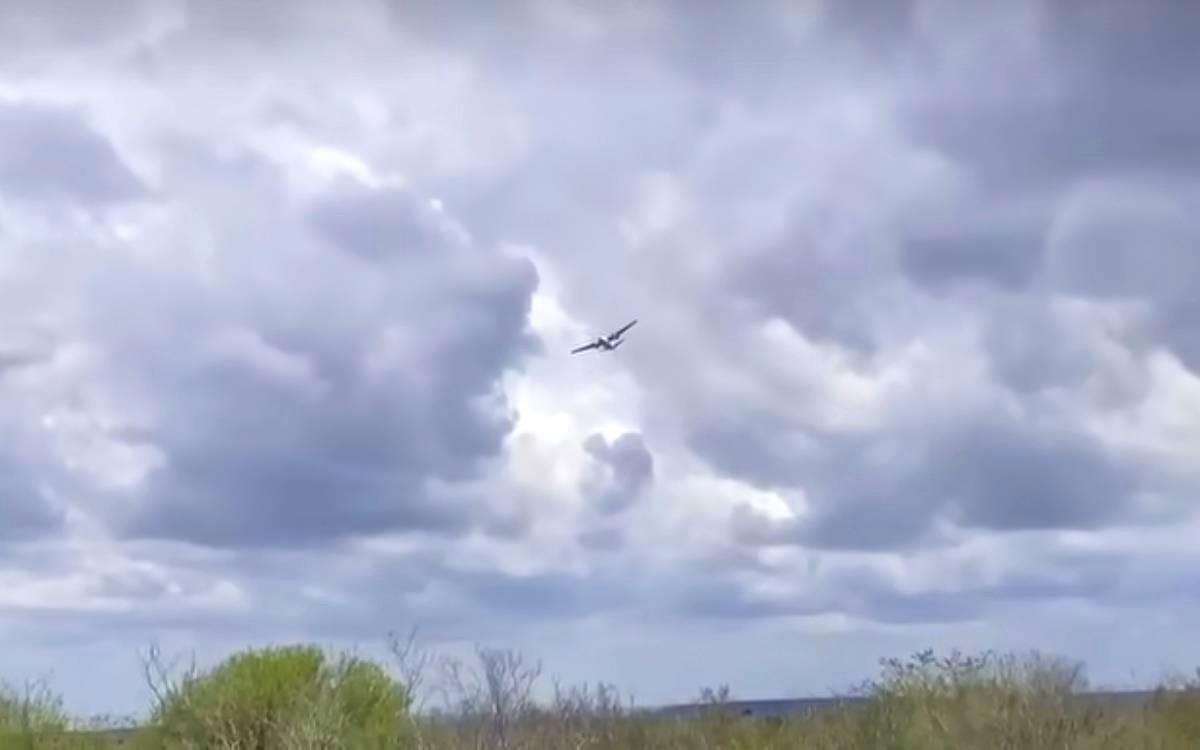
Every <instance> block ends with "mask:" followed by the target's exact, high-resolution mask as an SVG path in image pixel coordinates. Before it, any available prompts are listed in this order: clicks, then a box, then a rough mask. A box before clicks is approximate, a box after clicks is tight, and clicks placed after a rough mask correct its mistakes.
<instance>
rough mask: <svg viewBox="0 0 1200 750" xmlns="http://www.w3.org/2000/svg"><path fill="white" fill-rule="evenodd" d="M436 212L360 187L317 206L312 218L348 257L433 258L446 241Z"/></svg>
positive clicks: (405, 198) (392, 193) (393, 192)
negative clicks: (398, 256)
mask: <svg viewBox="0 0 1200 750" xmlns="http://www.w3.org/2000/svg"><path fill="white" fill-rule="evenodd" d="M433 214H434V210H433V209H432V208H430V207H429V206H423V205H421V203H420V202H419V201H416V200H413V199H412V198H411V197H410V196H408V195H407V194H406V193H403V192H401V191H399V190H396V189H385V190H372V189H370V188H368V187H366V186H357V187H355V188H349V189H347V190H345V191H342V192H339V193H337V194H334V195H332V196H328V197H327V198H325V199H324V200H321V201H319V202H317V203H316V204H315V205H314V206H313V208H312V213H311V220H312V223H313V225H314V226H315V227H316V229H317V230H318V231H319V232H320V233H321V234H322V235H323V236H325V237H326V238H328V239H329V240H330V241H332V242H334V243H335V244H337V245H338V246H339V247H341V248H343V249H344V250H346V251H347V252H350V253H353V254H355V255H358V256H361V257H362V258H364V259H367V260H382V259H385V258H387V257H388V256H390V255H393V254H396V255H428V254H431V253H436V252H437V251H438V250H439V249H440V248H442V247H443V246H444V245H445V243H446V240H447V238H446V237H445V234H444V230H442V229H441V228H440V227H439V226H438V224H437V222H436V220H435V216H434V215H433Z"/></svg>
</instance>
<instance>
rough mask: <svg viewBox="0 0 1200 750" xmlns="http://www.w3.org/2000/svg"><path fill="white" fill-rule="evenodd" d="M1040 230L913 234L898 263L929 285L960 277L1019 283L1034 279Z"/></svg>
mask: <svg viewBox="0 0 1200 750" xmlns="http://www.w3.org/2000/svg"><path fill="white" fill-rule="evenodd" d="M1039 229H1040V228H1025V227H1014V228H1011V229H1002V230H1000V231H986V230H976V231H972V230H971V229H969V228H968V229H965V230H960V231H958V232H944V233H928V234H925V235H923V236H914V237H911V238H909V239H907V240H906V241H905V242H904V244H903V246H902V248H901V251H900V262H901V265H902V267H903V269H904V271H905V272H906V273H907V274H909V276H911V277H912V278H914V279H916V280H917V281H918V282H920V283H923V284H925V285H927V286H929V287H930V288H933V289H944V288H946V287H947V286H949V285H950V284H952V283H954V282H956V281H959V280H964V279H972V280H984V281H989V282H991V283H993V284H996V285H999V286H1001V287H1009V288H1021V287H1024V286H1027V285H1028V284H1029V283H1030V282H1031V281H1033V279H1034V278H1035V277H1036V275H1037V273H1038V271H1039V270H1040V267H1041V259H1042V244H1043V241H1044V239H1043V233H1042V232H1041V231H1038V230H1039Z"/></svg>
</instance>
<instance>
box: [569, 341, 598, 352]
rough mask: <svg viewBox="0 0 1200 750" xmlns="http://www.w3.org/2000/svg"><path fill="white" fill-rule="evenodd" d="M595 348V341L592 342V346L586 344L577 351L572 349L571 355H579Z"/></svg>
mask: <svg viewBox="0 0 1200 750" xmlns="http://www.w3.org/2000/svg"><path fill="white" fill-rule="evenodd" d="M595 348H596V342H595V341H593V342H592V343H590V344H584V345H583V346H581V347H578V348H576V349H572V350H571V353H572V354H578V353H580V352H586V351H587V350H588V349H595Z"/></svg>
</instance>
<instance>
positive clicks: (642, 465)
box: [582, 432, 654, 513]
mask: <svg viewBox="0 0 1200 750" xmlns="http://www.w3.org/2000/svg"><path fill="white" fill-rule="evenodd" d="M583 447H584V450H586V451H587V452H588V455H589V456H591V457H592V459H593V460H594V461H595V466H596V468H597V469H598V470H599V471H598V472H596V473H594V474H590V475H588V476H586V477H585V478H584V479H583V487H582V489H583V493H584V495H585V496H587V497H588V498H589V499H590V500H592V501H593V502H595V503H596V505H597V507H598V508H599V510H600V511H601V512H602V513H619V512H621V511H622V510H625V509H626V508H628V507H629V506H630V505H631V504H633V503H634V502H637V500H638V497H639V495H640V494H641V493H642V492H643V491H644V490H645V489H646V487H647V486H648V485H649V484H650V483H651V482H652V481H653V479H654V456H653V455H651V453H650V451H649V450H647V448H646V444H645V442H644V441H643V440H642V436H641V435H639V434H637V433H634V432H629V433H625V434H624V435H621V436H620V437H618V438H617V439H616V440H614V441H613V442H612V443H611V444H610V443H609V442H608V441H607V440H606V439H605V438H604V436H603V435H601V434H599V433H594V434H592V435H590V436H589V437H588V439H587V440H586V441H584V444H583Z"/></svg>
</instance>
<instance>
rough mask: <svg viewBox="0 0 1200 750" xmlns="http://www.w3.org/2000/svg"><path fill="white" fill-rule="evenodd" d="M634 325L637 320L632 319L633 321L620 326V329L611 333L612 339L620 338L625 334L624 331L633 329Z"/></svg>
mask: <svg viewBox="0 0 1200 750" xmlns="http://www.w3.org/2000/svg"><path fill="white" fill-rule="evenodd" d="M636 324H637V319H636V318H634V319H633V320H631V321H629V322H628V323H626V324H625V325H623V326H621V327H620V328H618V329H617V330H616V331H614V332H613V334H612V337H613V338H618V337H620V336H621V335H622V334H624V333H625V332H626V331H628V330H629V329H630V328H633V327H634V325H636Z"/></svg>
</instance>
